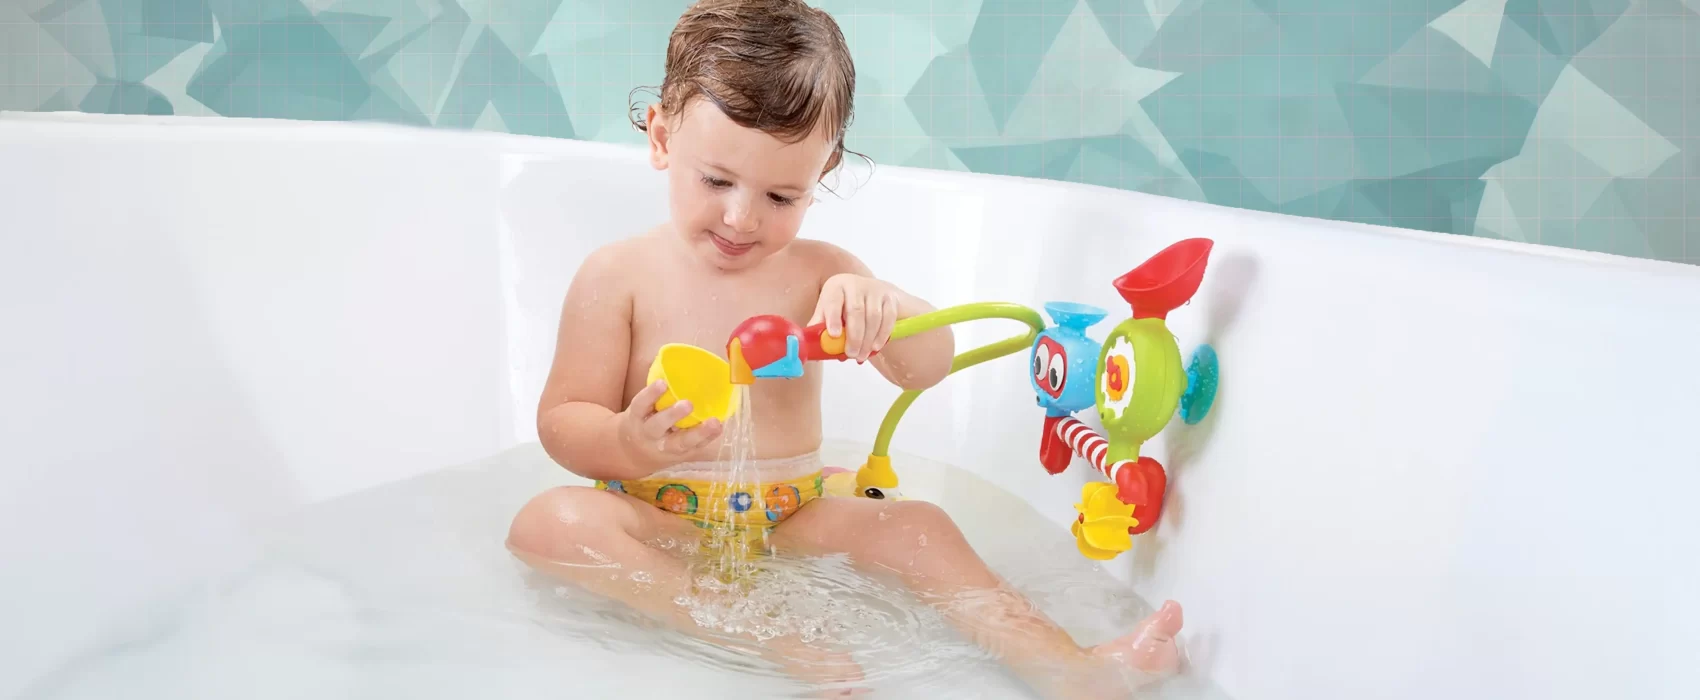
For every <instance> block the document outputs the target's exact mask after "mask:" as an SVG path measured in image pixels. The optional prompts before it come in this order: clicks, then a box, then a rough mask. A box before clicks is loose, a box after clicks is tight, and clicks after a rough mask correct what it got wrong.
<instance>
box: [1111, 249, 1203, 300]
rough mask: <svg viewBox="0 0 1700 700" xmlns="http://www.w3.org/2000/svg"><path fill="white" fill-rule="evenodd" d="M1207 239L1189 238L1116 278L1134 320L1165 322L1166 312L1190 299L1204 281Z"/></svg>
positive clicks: (1116, 283)
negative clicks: (1143, 319) (1147, 319)
mask: <svg viewBox="0 0 1700 700" xmlns="http://www.w3.org/2000/svg"><path fill="white" fill-rule="evenodd" d="M1215 245H1216V242H1215V241H1212V240H1210V239H1208V238H1188V239H1186V240H1184V241H1179V242H1176V243H1175V244H1173V245H1171V246H1169V247H1167V248H1164V249H1162V250H1161V251H1158V253H1157V254H1156V255H1153V256H1151V259H1149V260H1146V261H1145V262H1144V263H1141V264H1140V266H1139V267H1136V268H1133V270H1131V271H1129V272H1128V273H1127V274H1125V275H1122V276H1121V277H1117V278H1116V281H1115V282H1114V284H1115V285H1116V291H1117V292H1121V295H1122V299H1125V300H1127V303H1128V306H1131V307H1133V317H1134V318H1160V319H1165V320H1167V319H1168V317H1169V312H1170V311H1174V310H1175V309H1176V308H1178V307H1179V306H1180V305H1182V304H1185V303H1187V301H1188V300H1190V299H1192V295H1193V294H1194V293H1195V292H1197V291H1198V285H1199V283H1200V282H1203V281H1204V266H1205V263H1207V262H1209V261H1210V249H1211V248H1212V247H1214V246H1215Z"/></svg>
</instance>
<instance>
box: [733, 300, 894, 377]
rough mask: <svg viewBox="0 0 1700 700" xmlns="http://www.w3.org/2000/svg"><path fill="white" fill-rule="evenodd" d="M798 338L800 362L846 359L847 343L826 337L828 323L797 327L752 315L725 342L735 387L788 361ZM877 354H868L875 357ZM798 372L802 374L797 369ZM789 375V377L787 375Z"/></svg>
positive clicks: (778, 318) (786, 321)
mask: <svg viewBox="0 0 1700 700" xmlns="http://www.w3.org/2000/svg"><path fill="white" fill-rule="evenodd" d="M793 337H794V338H796V339H797V360H798V361H799V362H821V361H825V360H845V359H848V358H846V357H845V356H844V340H843V339H842V338H832V337H831V336H827V335H826V324H825V323H817V324H815V325H812V326H809V327H808V328H798V327H797V324H795V323H792V322H791V319H788V318H785V317H784V316H779V315H777V314H764V315H761V316H751V317H749V318H747V319H744V322H743V323H740V324H738V327H737V328H734V329H732V337H731V339H730V340H728V341H727V342H726V359H727V360H729V361H730V363H731V365H732V382H733V383H734V384H751V383H754V382H755V376H754V371H755V370H758V369H761V368H763V367H767V366H768V365H771V364H773V363H776V362H779V361H781V360H784V359H786V357H787V356H788V355H789V354H790V347H789V345H790V343H789V339H790V338H793ZM876 354H878V353H869V355H868V356H869V357H873V356H874V355H876ZM793 371H795V372H801V371H802V370H801V367H800V366H797V367H796V369H795V370H793ZM785 376H789V375H785Z"/></svg>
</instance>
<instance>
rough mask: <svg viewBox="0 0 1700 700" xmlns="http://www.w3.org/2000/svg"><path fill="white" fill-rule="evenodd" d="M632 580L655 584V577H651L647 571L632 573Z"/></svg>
mask: <svg viewBox="0 0 1700 700" xmlns="http://www.w3.org/2000/svg"><path fill="white" fill-rule="evenodd" d="M632 580H633V581H636V582H638V583H655V577H654V576H651V575H650V574H649V572H648V571H633V572H632Z"/></svg>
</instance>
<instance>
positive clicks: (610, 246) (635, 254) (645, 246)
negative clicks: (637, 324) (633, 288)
mask: <svg viewBox="0 0 1700 700" xmlns="http://www.w3.org/2000/svg"><path fill="white" fill-rule="evenodd" d="M653 245H654V241H653V238H652V237H651V236H649V235H647V234H644V235H637V236H632V237H629V238H622V239H620V240H617V241H614V242H611V243H604V244H603V245H602V246H600V247H598V248H596V249H595V250H592V251H590V254H589V255H586V256H584V260H583V261H582V262H580V263H579V266H578V272H577V273H576V274H575V275H574V278H575V279H576V280H582V281H584V282H587V283H590V284H594V285H595V286H597V287H598V288H606V287H615V286H622V285H623V283H624V282H626V281H628V280H630V279H632V274H631V271H632V270H633V269H635V268H637V267H639V266H640V265H642V264H643V261H644V260H645V259H646V258H648V257H652V256H651V252H652V251H651V250H650V248H651V247H652V246H653Z"/></svg>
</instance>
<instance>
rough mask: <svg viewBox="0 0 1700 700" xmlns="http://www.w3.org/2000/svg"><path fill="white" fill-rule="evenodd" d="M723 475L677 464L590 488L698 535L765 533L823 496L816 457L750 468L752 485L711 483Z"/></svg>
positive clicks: (717, 469) (704, 466)
mask: <svg viewBox="0 0 1700 700" xmlns="http://www.w3.org/2000/svg"><path fill="white" fill-rule="evenodd" d="M725 471H726V467H725V466H724V465H717V464H712V463H693V464H682V465H678V466H675V467H670V468H668V469H665V470H662V471H660V472H657V473H656V474H655V475H653V476H650V477H648V478H644V479H635V480H630V481H597V482H596V488H599V489H602V490H605V491H618V492H621V493H624V494H627V495H629V496H632V497H634V498H637V499H638V500H641V501H643V502H645V503H649V504H651V505H653V506H655V507H657V508H660V509H662V510H665V511H668V512H670V513H673V514H674V515H677V516H679V517H681V518H684V519H686V520H689V521H691V522H692V523H695V524H696V525H697V527H700V528H703V529H712V528H713V527H714V526H715V525H717V524H726V525H731V526H733V527H734V528H739V529H742V528H753V529H758V530H765V529H770V528H772V527H773V526H775V525H778V524H779V523H781V522H784V521H785V519H786V518H789V517H791V515H792V514H794V513H796V512H797V510H798V509H799V508H802V507H803V504H805V503H808V502H809V501H812V500H814V499H816V498H820V497H821V496H823V495H825V493H826V491H825V484H824V482H823V480H822V475H821V464H820V456H819V455H818V454H816V453H810V454H805V455H801V456H798V457H787V458H782V459H769V460H757V461H755V462H751V463H750V464H749V465H747V466H746V468H745V469H744V474H745V476H746V477H747V478H748V481H751V482H753V483H746V484H732V483H728V482H727V481H726V480H724V479H719V478H716V477H718V476H721V475H722V474H724V473H725Z"/></svg>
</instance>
